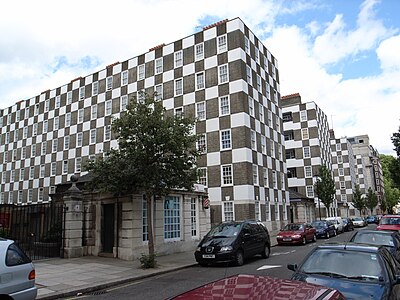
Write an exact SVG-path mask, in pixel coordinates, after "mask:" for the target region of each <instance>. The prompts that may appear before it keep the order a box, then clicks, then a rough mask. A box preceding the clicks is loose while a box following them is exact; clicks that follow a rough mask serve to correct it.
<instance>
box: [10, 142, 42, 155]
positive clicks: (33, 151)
mask: <svg viewBox="0 0 400 300" xmlns="http://www.w3.org/2000/svg"><path fill="white" fill-rule="evenodd" d="M35 156H36V144H33V145H32V146H31V157H35ZM4 157H7V156H6V155H5V156H4Z"/></svg>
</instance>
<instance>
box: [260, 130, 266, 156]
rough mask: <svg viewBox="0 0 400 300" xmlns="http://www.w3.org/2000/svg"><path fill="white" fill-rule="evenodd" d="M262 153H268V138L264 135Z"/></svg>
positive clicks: (262, 137)
mask: <svg viewBox="0 0 400 300" xmlns="http://www.w3.org/2000/svg"><path fill="white" fill-rule="evenodd" d="M261 153H262V154H267V138H266V137H265V136H264V135H262V136H261Z"/></svg>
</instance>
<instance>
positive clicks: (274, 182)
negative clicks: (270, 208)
mask: <svg viewBox="0 0 400 300" xmlns="http://www.w3.org/2000/svg"><path fill="white" fill-rule="evenodd" d="M272 187H273V188H274V189H277V188H278V178H277V175H276V171H272Z"/></svg>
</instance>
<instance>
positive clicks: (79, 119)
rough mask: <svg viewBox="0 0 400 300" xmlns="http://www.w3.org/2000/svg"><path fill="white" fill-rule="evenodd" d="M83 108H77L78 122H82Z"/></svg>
mask: <svg viewBox="0 0 400 300" xmlns="http://www.w3.org/2000/svg"><path fill="white" fill-rule="evenodd" d="M83 116H84V110H83V108H81V109H79V110H78V124H79V123H82V122H83Z"/></svg>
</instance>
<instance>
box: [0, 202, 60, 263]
mask: <svg viewBox="0 0 400 300" xmlns="http://www.w3.org/2000/svg"><path fill="white" fill-rule="evenodd" d="M0 237H4V238H9V239H12V240H14V241H15V242H16V243H17V244H18V245H19V246H20V247H21V248H22V249H23V250H24V251H25V253H26V254H27V255H28V256H29V257H30V258H31V259H32V260H39V259H44V258H50V257H60V255H61V253H62V247H63V245H62V238H63V206H62V204H58V203H57V204H56V203H45V204H32V205H18V206H17V205H12V204H0Z"/></svg>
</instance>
